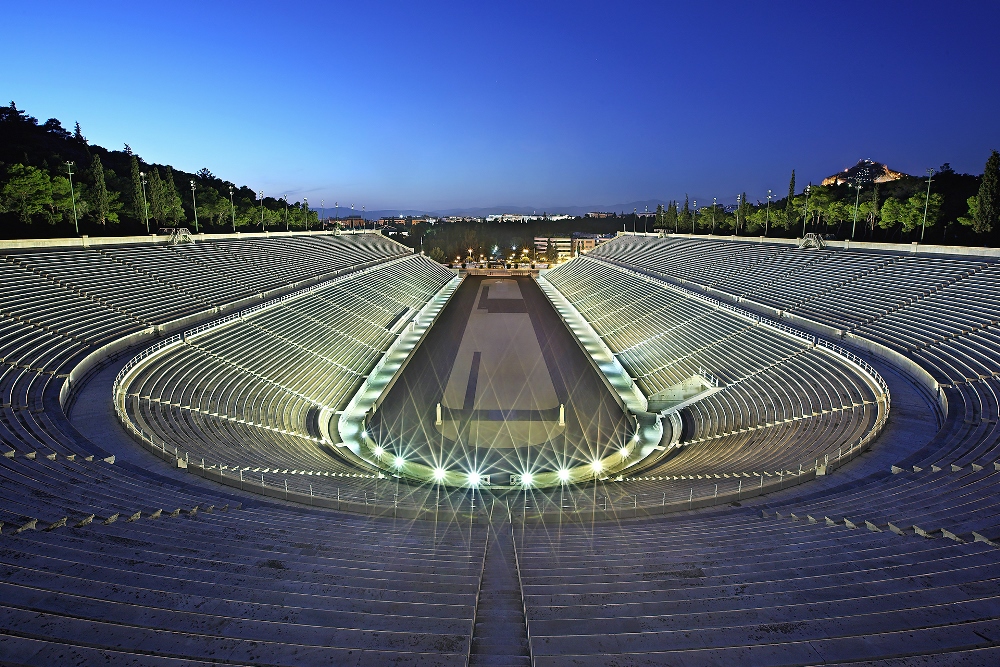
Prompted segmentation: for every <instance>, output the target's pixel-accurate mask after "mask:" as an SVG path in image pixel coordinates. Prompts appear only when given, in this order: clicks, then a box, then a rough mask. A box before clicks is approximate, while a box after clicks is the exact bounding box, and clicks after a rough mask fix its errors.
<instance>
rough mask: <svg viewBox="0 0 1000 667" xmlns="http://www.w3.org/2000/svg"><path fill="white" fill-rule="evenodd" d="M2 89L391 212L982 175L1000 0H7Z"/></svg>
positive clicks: (105, 134) (997, 60) (49, 109)
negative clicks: (867, 160) (858, 165)
mask: <svg viewBox="0 0 1000 667" xmlns="http://www.w3.org/2000/svg"><path fill="white" fill-rule="evenodd" d="M3 15H4V17H5V20H4V23H5V24H6V27H5V29H4V31H3V33H4V42H5V44H4V61H3V65H2V66H0V95H2V96H4V97H6V98H7V99H13V100H15V101H16V102H17V104H18V106H19V107H20V108H22V109H25V110H27V111H28V112H29V113H30V114H32V115H34V116H36V117H38V118H39V119H40V120H44V119H45V118H48V117H56V118H59V119H60V120H62V121H63V122H64V123H65V124H66V125H67V126H68V127H71V126H72V123H73V122H74V121H79V122H80V124H81V126H82V127H83V131H84V134H85V135H86V136H87V137H88V139H90V141H92V142H94V143H99V144H102V145H104V146H107V147H110V148H120V147H121V146H122V145H123V144H124V143H129V144H130V145H131V146H132V148H133V149H134V150H135V151H136V152H137V153H138V154H139V155H141V156H142V157H143V158H144V159H146V160H149V161H153V162H158V163H169V164H174V165H177V166H179V167H181V168H183V169H186V170H192V171H193V170H196V169H199V168H201V167H208V168H210V169H211V170H212V171H213V172H214V173H215V174H217V175H219V176H221V177H223V178H226V179H228V180H232V181H234V182H236V183H239V184H247V185H250V186H251V187H253V188H255V189H263V190H264V191H265V192H267V193H268V194H272V193H273V194H275V195H280V194H284V193H286V192H287V193H289V194H290V195H292V197H294V198H296V199H297V198H299V197H302V196H306V197H308V198H309V200H310V203H313V202H315V203H316V204H318V203H319V201H320V199H321V198H322V199H325V200H326V201H327V202H328V204H332V202H333V201H334V200H337V201H340V203H341V205H342V206H343V205H345V204H347V205H349V204H350V203H351V202H353V203H355V204H356V205H357V206H358V208H360V206H361V205H362V204H366V205H367V208H368V209H369V210H374V209H387V208H417V209H425V210H434V209H444V208H453V207H479V206H482V207H492V206H502V205H519V206H537V207H538V208H539V209H542V208H546V209H548V210H549V211H550V212H552V211H553V210H554V209H556V208H558V206H560V205H579V206H589V205H614V204H618V203H624V202H629V201H634V200H644V199H653V198H659V199H668V198H683V196H684V194H685V193H689V194H690V195H691V196H692V197H694V198H697V199H699V200H701V201H709V200H711V198H712V197H718V198H719V200H720V201H730V200H735V197H736V194H737V193H738V192H742V191H747V192H748V193H750V196H751V198H759V197H763V196H765V195H766V192H767V189H768V188H771V189H774V190H775V192H777V193H780V194H784V193H785V191H786V190H787V187H788V186H787V184H788V176H789V172H790V171H791V169H792V168H795V169H796V170H797V173H798V174H799V183H800V184H804V183H805V182H806V181H808V180H819V179H820V178H822V177H824V176H826V175H829V174H830V173H832V172H834V171H836V170H837V169H841V168H844V167H847V166H849V165H851V164H853V163H854V162H856V161H857V160H858V159H860V158H863V157H871V158H873V159H876V160H880V161H884V162H886V163H888V164H889V165H890V166H891V167H893V168H896V169H901V170H904V171H908V172H910V173H918V174H919V173H922V172H923V171H924V169H926V168H927V167H936V166H938V165H940V164H941V163H943V162H946V161H947V162H951V164H952V165H953V166H954V167H955V168H956V169H957V170H960V171H969V172H975V173H979V172H980V171H981V170H982V165H983V163H984V162H985V160H986V157H987V156H988V154H989V150H990V149H992V148H1000V123H998V122H997V119H998V117H1000V113H998V111H1000V73H998V72H1000V49H998V48H997V43H998V34H997V28H998V26H1000V3H997V2H955V3H939V2H925V1H919V2H881V3H877V2H876V3H862V4H860V5H858V4H856V3H855V4H850V3H807V2H767V3H763V2H760V3H751V2H715V3H711V2H698V3H695V2H683V3H668V2H655V3H609V2H585V1H584V2H581V1H575V2H525V3H517V2H502V3H478V2H456V3H429V2H428V3H425V2H406V3H357V2H350V3H336V2H329V3H327V2H322V3H321V2H314V3H309V2H297V3H296V2H283V3H271V2H253V1H247V2H239V3H236V2H234V3H225V2H206V1H202V2H198V3H184V2H169V3H152V4H151V3H115V2H102V3H79V2H76V3H68V2H58V1H57V2H47V3H30V2H29V3H17V4H14V3H5V7H4V9H3Z"/></svg>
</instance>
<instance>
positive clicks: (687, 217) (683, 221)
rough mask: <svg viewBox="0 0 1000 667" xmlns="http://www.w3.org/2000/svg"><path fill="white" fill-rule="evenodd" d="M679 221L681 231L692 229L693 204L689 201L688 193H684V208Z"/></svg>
mask: <svg viewBox="0 0 1000 667" xmlns="http://www.w3.org/2000/svg"><path fill="white" fill-rule="evenodd" d="M679 221H680V227H681V231H689V230H690V229H691V204H690V202H689V201H688V196H687V195H684V209H683V210H682V211H681V213H680V216H679Z"/></svg>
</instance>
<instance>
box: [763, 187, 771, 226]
mask: <svg viewBox="0 0 1000 667" xmlns="http://www.w3.org/2000/svg"><path fill="white" fill-rule="evenodd" d="M770 222H771V191H770V190H768V191H767V210H766V211H765V212H764V237H765V238H766V237H767V226H768V223H770Z"/></svg>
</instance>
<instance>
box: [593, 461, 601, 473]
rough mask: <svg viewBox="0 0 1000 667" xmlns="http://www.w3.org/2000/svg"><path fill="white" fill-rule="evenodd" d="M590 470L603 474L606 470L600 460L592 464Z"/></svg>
mask: <svg viewBox="0 0 1000 667" xmlns="http://www.w3.org/2000/svg"><path fill="white" fill-rule="evenodd" d="M590 469H591V470H593V471H594V472H601V471H602V470H604V464H603V463H602V462H601V461H600V460H594V461H592V462H591V464H590Z"/></svg>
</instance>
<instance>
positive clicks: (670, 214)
mask: <svg viewBox="0 0 1000 667" xmlns="http://www.w3.org/2000/svg"><path fill="white" fill-rule="evenodd" d="M664 219H665V220H666V228H667V231H668V232H672V231H675V230H676V229H677V202H675V201H671V202H670V205H669V206H667V213H666V215H665V216H664Z"/></svg>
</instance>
